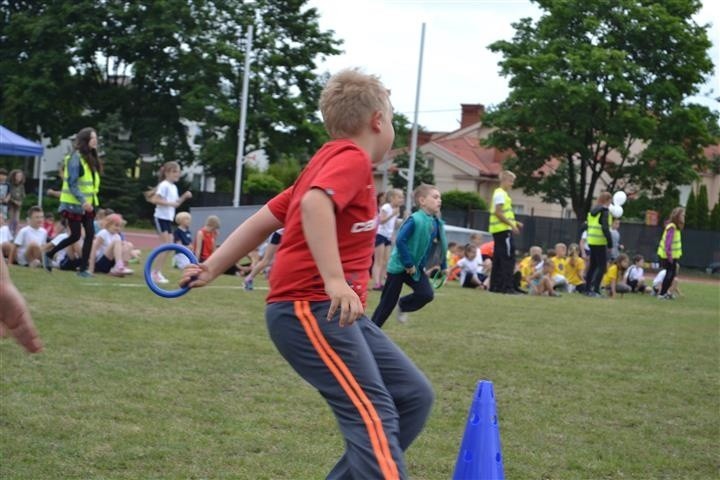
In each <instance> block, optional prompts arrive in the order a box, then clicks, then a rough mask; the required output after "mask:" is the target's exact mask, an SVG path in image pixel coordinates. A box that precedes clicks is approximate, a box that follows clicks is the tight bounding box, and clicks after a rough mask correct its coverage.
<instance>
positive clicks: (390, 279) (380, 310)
mask: <svg viewBox="0 0 720 480" xmlns="http://www.w3.org/2000/svg"><path fill="white" fill-rule="evenodd" d="M403 283H405V274H404V273H388V275H387V278H386V279H385V287H383V291H382V294H381V295H380V303H379V304H378V306H377V307H376V308H375V311H374V312H373V316H372V321H373V323H374V324H375V325H377V326H378V327H382V326H383V324H384V323H385V320H387V319H388V317H389V316H390V314H391V313H392V311H393V310H394V309H395V305H397V302H398V298H400V292H401V291H402V286H403Z"/></svg>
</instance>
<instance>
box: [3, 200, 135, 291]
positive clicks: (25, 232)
mask: <svg viewBox="0 0 720 480" xmlns="http://www.w3.org/2000/svg"><path fill="white" fill-rule="evenodd" d="M125 224H126V222H125V220H124V219H123V217H122V216H121V215H120V214H118V213H114V212H113V211H112V210H109V209H99V210H98V212H97V215H96V217H95V225H94V227H95V232H94V234H95V236H94V240H93V243H92V249H91V251H90V256H89V258H88V264H89V268H88V271H89V272H91V273H93V272H94V273H107V274H110V275H113V276H118V277H123V276H125V275H130V274H132V273H133V270H131V269H130V268H128V267H127V264H128V263H130V262H133V261H137V259H138V258H139V256H140V250H138V249H136V248H135V247H134V246H133V244H132V243H130V242H128V241H127V240H125V238H124V236H123V234H122V229H123V228H124V226H125ZM68 236H69V232H68V231H67V220H66V219H65V218H61V219H60V220H58V221H55V219H54V218H53V216H52V214H50V213H48V214H45V213H44V212H43V209H42V208H41V207H39V206H32V207H30V208H29V209H28V212H27V224H26V225H25V226H24V227H22V228H21V229H20V230H19V231H18V232H17V234H16V235H13V233H12V231H11V230H10V228H9V226H8V225H6V224H5V217H4V215H3V214H2V213H0V248H1V249H2V252H3V255H4V256H5V257H6V258H7V259H8V262H9V263H10V264H16V265H20V266H27V267H32V268H38V267H42V266H43V259H44V257H45V254H46V253H47V252H50V251H51V250H52V249H53V247H55V246H56V245H59V244H60V242H62V241H63V240H64V239H66V238H67V237H68ZM81 257H82V239H81V240H79V241H78V242H76V243H74V244H72V245H70V246H68V247H66V248H64V249H62V250H59V251H58V252H57V253H56V254H55V255H54V256H53V257H52V258H46V257H45V259H46V268H47V269H48V270H51V269H52V268H56V269H59V270H67V271H75V270H76V269H77V268H78V267H79V265H80V260H81Z"/></svg>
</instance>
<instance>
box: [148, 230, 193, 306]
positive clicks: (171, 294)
mask: <svg viewBox="0 0 720 480" xmlns="http://www.w3.org/2000/svg"><path fill="white" fill-rule="evenodd" d="M169 250H173V251H175V252H177V253H182V254H183V255H185V256H186V257H188V258H189V259H190V263H195V264H197V263H198V260H197V257H196V256H195V254H194V253H193V252H192V251H191V250H190V249H189V248H187V247H185V246H183V245H180V244H177V243H166V244H165V245H160V246H159V247H157V248H155V249H154V250H153V251H152V252H150V256H148V259H147V260H146V261H145V283H147V286H148V287H150V290H152V291H153V293H154V294H155V295H159V296H161V297H164V298H177V297H180V296H182V295H185V294H186V293H187V292H189V291H190V287H180V288H178V289H177V290H163V289H162V288H160V287H158V286H157V285H156V284H155V282H154V281H153V279H152V265H153V262H154V261H155V257H157V256H158V255H159V254H161V253H163V252H167V251H169Z"/></svg>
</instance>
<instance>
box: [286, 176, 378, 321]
mask: <svg viewBox="0 0 720 480" xmlns="http://www.w3.org/2000/svg"><path fill="white" fill-rule="evenodd" d="M300 208H301V212H302V226H303V233H304V234H305V240H306V241H307V244H308V247H309V248H310V253H312V256H313V259H314V260H315V263H316V265H317V267H318V270H319V272H320V276H321V277H322V279H323V281H324V282H325V293H327V294H328V296H329V297H330V302H331V303H330V309H329V310H328V320H330V319H331V318H332V317H333V316H334V315H335V312H336V311H337V309H338V308H340V326H341V327H342V326H345V325H352V323H353V322H355V320H357V319H358V318H359V317H360V315H362V314H363V312H364V310H365V309H364V308H363V305H362V302H361V301H360V297H358V296H357V294H356V293H355V291H354V290H353V289H352V288H351V287H350V285H348V283H347V281H346V280H345V273H344V272H343V269H342V262H341V261H340V251H339V250H338V242H337V232H336V231H335V228H336V227H335V205H334V204H333V202H332V200H331V199H330V197H329V196H328V195H327V193H325V192H323V191H322V190H320V189H318V188H313V189H311V190H309V191H308V192H306V193H305V195H303V198H302V200H301V203H300Z"/></svg>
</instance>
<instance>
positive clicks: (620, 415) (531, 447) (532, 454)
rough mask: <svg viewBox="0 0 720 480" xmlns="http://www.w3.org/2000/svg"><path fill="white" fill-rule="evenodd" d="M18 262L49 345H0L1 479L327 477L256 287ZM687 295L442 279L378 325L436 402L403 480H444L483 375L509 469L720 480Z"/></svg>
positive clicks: (717, 377)
mask: <svg viewBox="0 0 720 480" xmlns="http://www.w3.org/2000/svg"><path fill="white" fill-rule="evenodd" d="M135 267H136V268H137V267H138V266H137V265H136V266H135ZM138 273H139V272H138ZM11 274H12V275H13V278H14V280H15V282H16V284H17V285H18V287H19V288H20V289H21V291H22V292H23V293H24V294H25V296H26V298H27V299H28V300H29V302H30V304H31V307H32V312H33V316H34V318H35V321H36V323H37V325H38V327H39V329H40V331H41V334H42V337H43V340H44V342H45V351H44V352H43V353H42V354H40V355H37V356H29V355H26V354H24V353H23V352H22V351H21V350H20V348H19V347H18V346H17V345H16V344H15V343H14V342H12V341H10V340H7V339H6V340H3V341H1V342H0V361H1V366H0V373H1V375H2V378H1V382H0V386H1V388H2V391H1V392H0V478H3V479H68V478H82V479H144V478H158V479H159V478H172V479H175V478H183V479H190V478H192V479H195V478H198V479H200V478H204V479H218V478H233V479H319V478H324V476H325V474H326V473H327V472H328V471H329V470H330V468H331V467H332V465H333V464H334V462H335V461H336V460H337V458H338V457H339V456H340V454H341V453H342V451H343V448H344V447H343V441H342V438H341V437H340V435H339V433H338V432H337V429H336V426H335V421H334V419H333V417H332V414H331V413H330V411H329V409H328V408H327V406H326V405H325V403H324V401H323V400H322V399H321V398H320V396H319V395H318V394H317V393H316V392H315V391H314V390H313V389H312V388H310V387H309V386H308V385H307V384H306V383H305V382H304V381H303V380H302V379H300V378H299V377H298V376H297V375H296V374H295V373H294V372H293V371H292V370H291V369H290V367H289V366H288V365H287V364H286V363H285V361H284V360H283V359H282V358H281V357H280V355H279V354H277V352H276V351H275V348H274V346H273V345H272V343H271V341H270V340H269V339H268V336H267V333H266V329H265V322H264V296H265V293H266V292H265V291H264V290H256V291H254V292H244V291H242V290H241V288H240V285H241V281H240V280H239V279H236V278H232V277H224V278H222V279H220V280H218V281H217V282H216V283H215V284H213V286H212V287H209V288H206V289H202V290H198V291H195V292H191V293H190V294H188V295H186V296H185V297H183V298H181V299H177V300H166V299H162V298H160V297H157V296H155V295H153V294H152V293H151V292H150V291H149V290H148V289H147V288H145V287H144V283H142V277H141V275H139V274H136V275H135V276H134V278H125V279H116V278H109V277H104V276H97V277H96V278H95V279H92V280H90V281H88V280H83V279H80V278H78V277H76V276H75V275H72V274H68V273H65V272H54V273H53V274H52V275H48V274H46V273H44V272H43V271H40V270H34V271H29V270H28V269H23V268H19V267H15V268H13V269H12V270H11ZM176 276H177V274H176ZM257 284H258V285H259V286H260V287H263V286H265V285H266V284H265V283H264V282H263V281H262V280H259V281H258V282H257ZM682 288H683V293H684V297H683V298H681V299H679V300H676V301H660V300H657V299H655V298H652V297H649V296H645V297H638V296H633V295H626V296H625V298H624V299H621V300H596V299H587V298H584V297H580V296H575V295H565V296H563V297H562V298H559V299H552V298H536V297H524V296H501V295H493V294H486V293H480V292H476V291H469V290H462V289H460V288H458V287H457V285H448V286H446V287H444V288H443V289H441V290H440V291H439V292H438V295H437V297H436V299H435V301H434V302H433V303H431V304H430V305H428V306H427V307H426V308H425V309H423V310H422V311H421V312H418V313H416V314H413V315H412V316H411V320H410V323H408V324H406V325H400V324H398V323H396V322H395V321H394V319H391V320H390V321H388V324H387V325H386V327H385V328H386V330H387V333H388V334H389V335H390V336H391V337H392V338H393V339H394V340H395V341H396V342H397V343H398V344H400V345H401V346H402V347H403V348H404V349H405V350H406V351H407V352H408V353H409V355H410V356H411V358H413V359H414V360H415V362H416V363H417V364H418V365H419V366H420V368H422V369H423V371H424V372H425V373H426V374H427V376H428V377H429V378H430V380H431V381H432V383H433V385H434V388H435V391H436V396H437V398H436V403H435V405H434V409H433V413H432V415H431V418H430V420H429V423H428V425H427V427H426V428H425V430H424V432H423V433H422V434H421V435H420V437H419V438H418V440H417V441H416V443H415V444H414V445H413V446H412V447H411V448H410V450H409V451H408V453H407V462H408V466H409V470H410V473H411V476H412V478H416V479H428V480H434V479H446V478H450V476H451V474H452V470H453V468H454V465H455V460H456V456H457V454H458V450H459V447H460V441H461V438H462V434H463V431H464V429H465V424H466V420H467V414H468V409H469V407H470V403H471V399H472V395H473V392H474V389H475V385H476V383H477V381H478V380H481V379H489V380H492V381H493V383H494V386H495V394H496V398H497V409H498V414H499V421H500V432H501V440H502V450H503V455H504V465H505V474H506V477H507V478H509V479H681V478H693V479H709V478H718V475H719V467H720V388H719V387H720V368H718V367H719V365H720V363H719V361H720V335H719V334H720V316H719V314H720V285H718V284H717V283H716V284H700V283H692V284H691V283H688V284H684V285H683V286H682ZM378 298H379V295H378V294H377V293H373V294H372V295H371V301H370V308H369V310H370V311H372V309H373V308H374V306H375V304H376V302H377V301H378Z"/></svg>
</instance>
